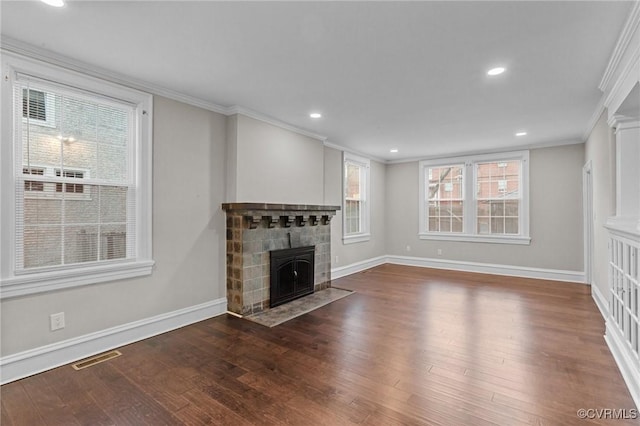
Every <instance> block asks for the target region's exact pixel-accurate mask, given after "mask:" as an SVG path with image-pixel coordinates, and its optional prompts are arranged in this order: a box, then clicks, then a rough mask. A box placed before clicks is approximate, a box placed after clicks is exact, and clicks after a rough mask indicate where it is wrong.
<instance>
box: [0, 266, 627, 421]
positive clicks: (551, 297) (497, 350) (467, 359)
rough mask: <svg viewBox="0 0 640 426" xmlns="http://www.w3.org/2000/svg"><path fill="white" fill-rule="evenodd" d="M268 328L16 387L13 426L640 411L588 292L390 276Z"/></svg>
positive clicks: (161, 347)
mask: <svg viewBox="0 0 640 426" xmlns="http://www.w3.org/2000/svg"><path fill="white" fill-rule="evenodd" d="M333 285H334V286H335V287H341V288H348V289H353V290H356V292H357V293H356V294H354V295H351V296H349V297H346V298H344V299H341V300H339V301H336V302H334V303H331V304H329V305H327V306H325V307H323V308H320V309H318V310H316V311H314V312H312V313H309V314H306V315H304V316H302V317H299V318H297V319H295V320H292V321H289V322H287V323H285V324H282V325H280V326H278V327H275V328H272V329H269V328H266V327H263V326H260V325H257V324H254V323H251V322H249V321H246V320H243V319H239V318H235V317H232V316H228V315H223V316H219V317H216V318H213V319H210V320H207V321H203V322H200V323H198V324H194V325H191V326H188V327H184V328H182V329H179V330H176V331H173V332H170V333H165V334H163V335H160V336H156V337H153V338H150V339H147V340H144V341H141V342H138V343H134V344H131V345H128V346H124V347H122V348H120V351H121V352H122V353H123V355H122V356H120V357H118V358H115V359H113V360H110V361H107V362H104V363H102V364H98V365H96V366H93V367H90V368H87V369H85V370H81V371H75V370H73V369H72V368H71V367H70V366H64V367H60V368H56V369H54V370H51V371H48V372H46V373H43V374H38V375H36V376H33V377H29V378H27V379H23V380H19V381H16V382H13V383H10V384H7V385H5V386H3V387H2V388H1V390H0V391H1V399H2V404H1V405H2V417H1V420H2V426H11V425H29V426H31V425H163V424H185V425H200V424H215V425H247V424H293V425H316V424H317V425H332V426H333V425H347V424H365V425H418V424H420V425H426V424H429V425H431V424H434V425H437V424H442V425H491V424H499V425H519V424H534V425H547V424H549V425H572V424H615V425H623V424H638V422H637V420H629V419H627V420H604V419H587V420H581V419H579V418H578V416H577V415H576V412H577V410H579V409H580V408H584V409H626V410H627V412H626V414H627V415H629V414H630V413H631V414H632V413H633V411H631V410H632V409H635V406H634V404H633V401H632V399H631V397H630V395H629V392H628V391H627V388H626V387H625V384H624V382H623V379H622V377H621V375H620V373H619V371H618V369H617V367H616V365H615V363H614V360H613V358H612V356H611V354H610V352H609V350H608V348H607V346H606V344H605V342H604V339H603V337H602V336H603V334H604V324H603V320H602V317H601V315H600V313H599V312H598V310H597V308H596V306H595V304H594V302H593V301H592V299H591V296H590V295H589V287H588V286H584V285H579V284H567V283H558V282H553V281H542V280H530V279H522V278H509V277H498V276H492V275H479V274H471V273H459V272H451V271H438V270H432V269H423V268H412V267H401V266H394V265H384V266H380V267H377V268H374V269H371V270H369V271H365V272H363V273H359V274H354V275H351V276H349V277H345V278H342V279H338V280H334V282H333Z"/></svg>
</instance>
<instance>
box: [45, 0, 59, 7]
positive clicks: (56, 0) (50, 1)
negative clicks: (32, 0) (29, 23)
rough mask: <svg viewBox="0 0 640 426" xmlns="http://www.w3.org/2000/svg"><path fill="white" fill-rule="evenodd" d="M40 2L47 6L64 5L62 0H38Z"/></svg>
mask: <svg viewBox="0 0 640 426" xmlns="http://www.w3.org/2000/svg"><path fill="white" fill-rule="evenodd" d="M40 1H41V2H42V3H46V4H48V5H49V6H53V7H62V6H64V0H40Z"/></svg>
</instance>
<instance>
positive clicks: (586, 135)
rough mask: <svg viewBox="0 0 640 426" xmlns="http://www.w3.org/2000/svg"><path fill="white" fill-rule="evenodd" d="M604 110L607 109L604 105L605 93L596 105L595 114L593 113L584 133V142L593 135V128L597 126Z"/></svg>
mask: <svg viewBox="0 0 640 426" xmlns="http://www.w3.org/2000/svg"><path fill="white" fill-rule="evenodd" d="M604 110H605V106H604V94H603V95H602V96H601V97H600V100H599V101H598V104H597V105H596V109H595V110H594V111H593V114H592V115H591V118H590V119H589V122H588V123H587V128H586V129H585V131H584V133H583V134H582V141H583V142H586V141H587V139H589V136H591V132H593V129H594V128H595V127H596V124H598V120H600V116H601V115H602V113H603V112H604Z"/></svg>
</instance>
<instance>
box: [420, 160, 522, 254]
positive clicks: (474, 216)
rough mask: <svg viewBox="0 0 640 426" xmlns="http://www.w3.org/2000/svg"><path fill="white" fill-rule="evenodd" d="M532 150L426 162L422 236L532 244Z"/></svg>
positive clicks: (423, 163) (422, 172)
mask: <svg viewBox="0 0 640 426" xmlns="http://www.w3.org/2000/svg"><path fill="white" fill-rule="evenodd" d="M528 179H529V152H528V151H519V152H510V153H502V154H489V155H480V156H473V157H459V158H450V159H442V160H426V161H421V162H420V182H419V185H420V238H421V239H438V240H454V241H477V242H494V243H511V244H529V242H530V238H529V216H528V215H529V199H528V196H529V191H528V188H529V185H528Z"/></svg>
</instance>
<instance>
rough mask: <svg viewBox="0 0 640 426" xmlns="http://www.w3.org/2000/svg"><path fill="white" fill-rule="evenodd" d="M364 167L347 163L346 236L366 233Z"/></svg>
mask: <svg viewBox="0 0 640 426" xmlns="http://www.w3.org/2000/svg"><path fill="white" fill-rule="evenodd" d="M364 185H365V182H364V166H362V165H361V164H357V163H353V162H350V161H345V198H344V234H345V235H350V234H359V233H362V232H363V231H364V229H363V228H364V225H363V220H364V203H365V202H366V200H365V191H364V190H365V187H364Z"/></svg>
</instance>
